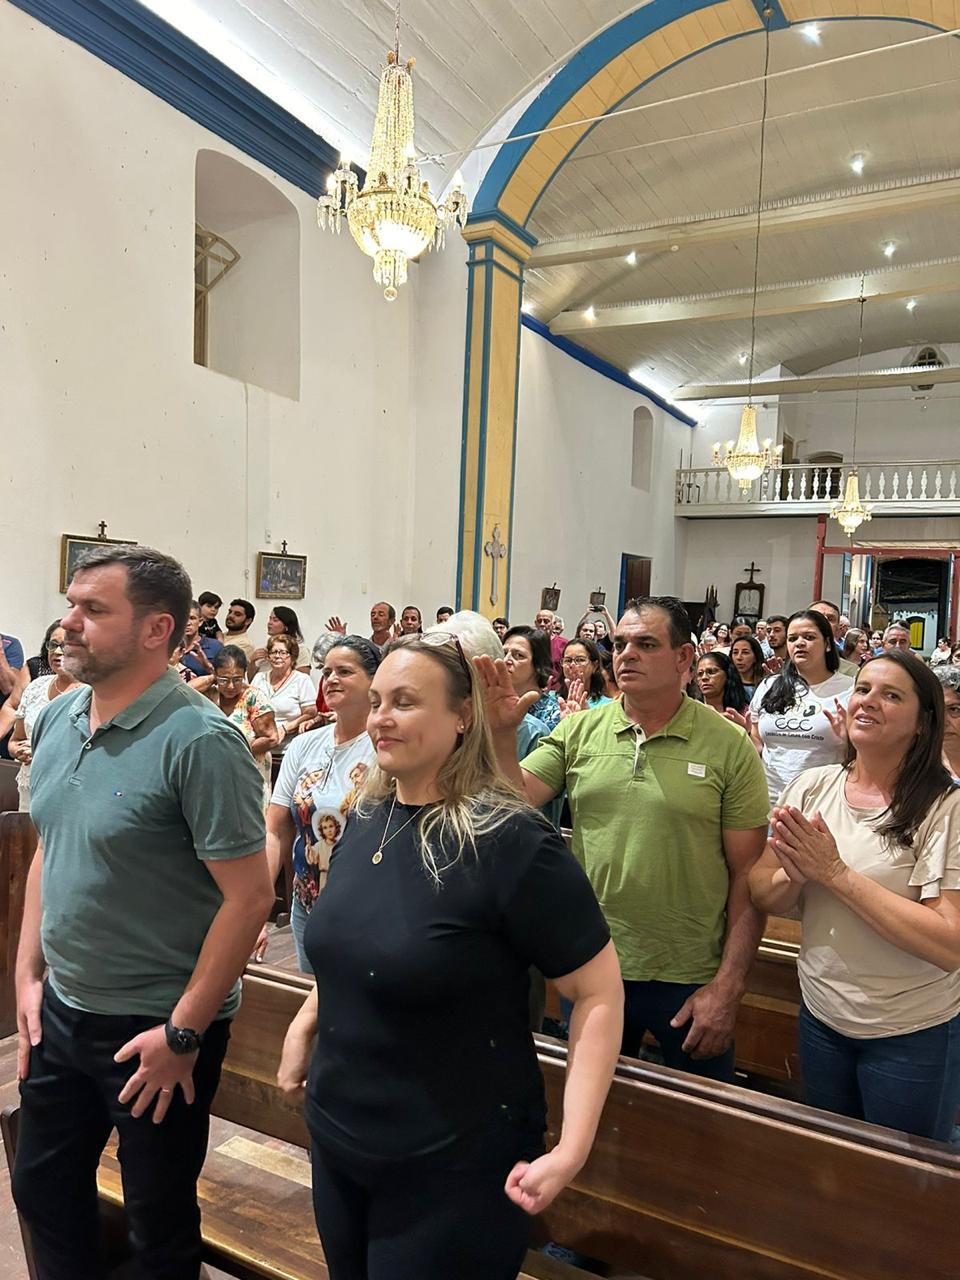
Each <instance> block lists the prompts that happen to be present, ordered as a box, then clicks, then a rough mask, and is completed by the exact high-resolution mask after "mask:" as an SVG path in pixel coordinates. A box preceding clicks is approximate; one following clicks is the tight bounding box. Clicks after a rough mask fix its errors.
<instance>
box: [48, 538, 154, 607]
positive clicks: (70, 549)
mask: <svg viewBox="0 0 960 1280" xmlns="http://www.w3.org/2000/svg"><path fill="white" fill-rule="evenodd" d="M136 545H137V543H136V539H135V538H88V537H85V536H84V535H83V534H79V533H63V534H61V535H60V590H61V592H65V591H66V589H67V587H68V586H69V585H70V579H71V578H72V577H73V574H74V570H75V569H76V567H77V564H78V563H79V561H80V560H81V559H82V557H83V556H85V555H86V554H87V553H88V552H90V551H100V550H102V549H103V548H104V547H135V546H136Z"/></svg>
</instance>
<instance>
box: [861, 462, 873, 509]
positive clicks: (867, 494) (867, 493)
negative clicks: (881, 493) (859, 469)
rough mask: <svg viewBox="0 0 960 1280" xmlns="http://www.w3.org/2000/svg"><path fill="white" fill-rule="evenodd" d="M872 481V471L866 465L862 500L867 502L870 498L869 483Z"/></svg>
mask: <svg viewBox="0 0 960 1280" xmlns="http://www.w3.org/2000/svg"><path fill="white" fill-rule="evenodd" d="M872 483H873V472H872V471H871V470H870V468H869V467H868V468H867V471H866V473H865V474H864V477H863V501H864V502H869V500H870V485H871V484H872Z"/></svg>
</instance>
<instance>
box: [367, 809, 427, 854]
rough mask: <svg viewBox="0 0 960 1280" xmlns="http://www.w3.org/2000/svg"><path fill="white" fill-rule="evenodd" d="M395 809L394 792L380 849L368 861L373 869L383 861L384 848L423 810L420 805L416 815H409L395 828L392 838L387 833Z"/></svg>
mask: <svg viewBox="0 0 960 1280" xmlns="http://www.w3.org/2000/svg"><path fill="white" fill-rule="evenodd" d="M396 807H397V794H396V792H394V794H393V800H392V801H391V802H390V812H389V813H388V814H387V825H386V826H385V827H384V828H383V836H382V837H381V840H380V848H379V849H378V850H377V852H376V853H375V854H374V855H373V857H372V858H371V859H370V861H371V862H372V863H373V865H374V866H375V867H378V866H379V865H380V863H381V862H382V861H383V851H384V849H385V848H386V846H387V845H388V844H389V843H390V841H391V840H394V839H396V837H397V836H398V835H399V834H400V832H401V831H402V830H403V829H404V827H409V825H410V823H411V822H412V821H413V820H414V818H416V817H419V815H420V810H421V809H423V805H420V807H419V808H418V809H417V812H416V813H411V815H410V817H409V818H408V819H407V820H406V822H404V823H402V824H401V825H400V826H399V827H397V829H396V831H395V832H394V833H393V835H392V836H388V835H387V832H388V831H389V830H390V821H391V819H392V818H393V811H394V809H395V808H396Z"/></svg>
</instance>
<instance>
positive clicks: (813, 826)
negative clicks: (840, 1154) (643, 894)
mask: <svg viewBox="0 0 960 1280" xmlns="http://www.w3.org/2000/svg"><path fill="white" fill-rule="evenodd" d="M943 727H944V701H943V694H942V692H941V688H940V683H939V681H938V680H937V678H936V676H935V675H934V674H933V672H931V671H930V670H929V668H928V667H927V666H926V665H925V664H924V663H923V662H921V661H920V660H919V659H918V658H916V657H914V656H913V655H912V654H910V653H901V652H895V653H885V654H883V655H882V656H880V657H876V658H872V659H868V661H867V662H866V663H865V664H864V665H863V667H862V668H861V669H860V672H859V673H858V676H857V681H856V685H855V687H854V690H853V693H852V694H851V695H850V701H849V705H848V707H847V733H848V737H849V747H850V758H849V759H848V762H847V763H846V764H832V765H824V766H822V767H820V768H816V769H808V770H806V771H804V772H803V773H801V774H800V775H799V776H798V777H797V778H795V779H794V780H793V781H792V782H791V783H790V784H789V785H788V786H787V788H786V790H785V791H784V792H783V794H782V796H781V797H780V801H779V804H778V805H776V806H775V807H774V809H773V813H772V815H771V835H770V840H769V843H768V844H767V848H766V850H765V852H764V854H763V856H762V857H761V859H760V861H759V862H758V863H757V865H756V866H755V868H754V870H753V872H752V873H751V876H750V890H751V893H752V895H753V900H754V903H755V905H756V906H757V907H758V908H759V909H760V910H761V911H769V912H775V913H777V914H780V915H782V914H784V913H785V912H788V911H790V910H791V909H793V908H799V911H800V915H801V919H802V921H803V940H802V943H801V951H800V958H799V966H798V967H799V973H800V986H801V990H802V993H803V1004H802V1007H801V1012H800V1057H801V1066H802V1069H803V1076H804V1084H805V1090H806V1098H807V1101H808V1102H810V1103H811V1104H812V1105H813V1106H816V1107H822V1108H823V1109H825V1110H827V1111H835V1112H840V1113H842V1114H846V1115H851V1116H856V1117H858V1118H861V1119H865V1120H869V1121H872V1122H873V1123H875V1124H882V1125H886V1126H888V1127H890V1128H895V1129H903V1130H905V1131H906V1132H908V1133H913V1134H918V1135H920V1136H921V1137H927V1138H936V1139H939V1140H941V1141H947V1140H948V1139H949V1138H950V1136H951V1133H952V1129H953V1125H954V1120H955V1116H956V1112H957V1108H958V1106H960V788H957V787H956V786H954V784H953V782H952V780H951V778H950V775H949V773H948V772H947V770H946V769H945V768H944V766H943V762H942V759H941V752H942V749H943Z"/></svg>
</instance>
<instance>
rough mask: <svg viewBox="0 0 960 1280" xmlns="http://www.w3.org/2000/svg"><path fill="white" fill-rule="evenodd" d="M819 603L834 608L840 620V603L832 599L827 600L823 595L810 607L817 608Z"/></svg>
mask: <svg viewBox="0 0 960 1280" xmlns="http://www.w3.org/2000/svg"><path fill="white" fill-rule="evenodd" d="M818 604H825V605H826V606H827V608H828V609H832V610H833V612H834V613H835V614H836V615H837V619H838V620H839V618H840V606H839V605H838V604H834V603H833V601H832V600H825V599H824V598H823V596H820V598H819V599H818V600H814V602H813V604H812V605H811V606H810V608H811V609H816V607H817V605H818Z"/></svg>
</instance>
